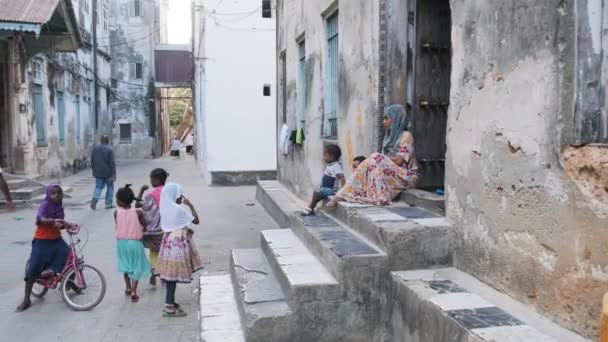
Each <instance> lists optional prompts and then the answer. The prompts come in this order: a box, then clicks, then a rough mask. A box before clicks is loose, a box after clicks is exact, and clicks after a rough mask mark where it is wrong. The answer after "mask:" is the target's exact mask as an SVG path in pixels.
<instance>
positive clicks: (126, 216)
mask: <svg viewBox="0 0 608 342" xmlns="http://www.w3.org/2000/svg"><path fill="white" fill-rule="evenodd" d="M130 186H131V185H130V184H127V185H126V186H125V187H124V188H120V189H119V190H118V192H117V193H116V204H117V205H118V209H117V210H116V211H115V212H114V220H115V221H116V240H117V241H116V254H117V256H118V271H119V272H121V273H122V274H123V276H124V278H125V286H126V287H125V294H126V295H127V296H131V302H133V303H136V302H137V301H139V296H138V295H137V284H138V283H139V280H140V279H142V278H144V277H148V276H149V275H150V268H151V267H150V263H149V262H148V257H147V256H146V251H145V250H144V244H143V242H142V239H143V237H144V229H145V227H146V220H145V218H144V213H143V212H142V211H141V210H139V209H136V208H131V204H132V203H133V201H135V194H134V193H133V190H131V187H130Z"/></svg>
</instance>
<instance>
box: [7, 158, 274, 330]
mask: <svg viewBox="0 0 608 342" xmlns="http://www.w3.org/2000/svg"><path fill="white" fill-rule="evenodd" d="M156 167H162V168H165V169H166V170H167V171H168V172H169V174H170V176H169V181H176V182H178V183H180V184H182V186H183V187H184V189H185V195H186V196H187V197H188V198H190V199H191V201H192V202H193V203H194V205H195V206H196V208H197V209H198V211H199V214H200V216H201V224H200V225H199V226H198V227H196V228H195V230H196V234H195V240H196V243H197V247H198V249H199V252H200V253H201V256H202V257H203V259H204V262H205V264H206V265H205V266H206V269H205V271H204V272H209V273H227V272H228V269H229V255H230V254H229V253H230V250H231V249H233V248H254V247H258V246H259V239H260V237H259V231H260V230H264V229H272V228H276V224H275V223H274V221H272V219H271V218H270V217H269V216H267V215H266V213H265V212H264V210H263V209H262V208H261V207H260V206H259V205H258V204H257V203H256V202H255V187H230V188H225V187H208V186H206V185H205V184H204V183H203V180H202V178H201V176H200V172H199V170H198V167H197V166H196V164H195V163H194V160H193V159H191V158H187V159H186V158H184V159H182V160H171V159H158V160H145V161H124V162H120V161H119V163H118V181H117V183H116V187H117V188H118V187H121V186H123V185H124V184H126V183H132V184H133V188H134V190H136V192H137V190H138V189H139V188H140V187H141V185H142V184H144V183H147V182H148V174H149V172H150V170H152V169H153V168H156ZM61 183H62V184H63V185H69V186H71V187H72V188H73V192H72V193H71V194H70V196H71V198H68V199H66V200H65V202H66V220H68V221H73V222H79V223H81V224H82V226H83V229H82V232H81V234H80V237H81V239H82V240H83V242H86V246H85V247H84V255H85V261H86V262H87V263H89V264H91V265H94V266H96V267H98V268H99V269H100V270H101V271H102V272H103V274H104V275H105V278H106V281H107V283H108V288H107V293H106V296H105V298H104V300H103V301H102V302H101V304H99V306H97V307H96V308H95V309H93V310H92V311H89V312H75V311H72V310H71V309H69V308H68V307H67V306H66V305H65V304H64V303H63V301H62V300H61V297H60V294H59V291H57V290H53V291H49V293H48V294H47V295H46V297H45V298H44V299H43V300H38V299H34V300H33V305H32V307H31V308H30V309H29V310H27V311H25V312H23V313H15V312H14V310H15V308H16V307H17V305H18V304H19V302H20V301H21V299H22V295H23V294H22V292H23V280H22V278H23V273H24V265H25V262H26V260H27V258H28V256H29V253H30V243H31V239H32V235H33V232H34V217H35V215H36V208H33V207H32V208H27V209H26V208H22V209H19V210H18V211H17V212H14V213H7V212H5V211H0V245H1V246H2V248H0V274H2V277H0V302H1V303H2V304H1V305H0V332H1V334H2V337H1V338H0V339H1V340H10V341H41V342H42V341H45V342H47V341H84V340H86V341H112V342H118V341H129V342H131V341H133V342H135V341H148V342H149V341H198V335H199V326H198V293H197V292H198V277H197V278H196V279H195V281H194V282H193V283H192V284H189V285H178V291H177V295H176V297H177V298H176V299H177V301H178V302H179V303H180V305H182V307H183V308H184V309H185V311H186V312H188V313H189V315H188V316H187V317H185V318H163V317H162V315H161V310H162V308H163V303H164V289H163V287H162V286H161V285H160V283H159V285H158V286H156V287H151V286H150V285H148V282H147V281H145V282H143V285H140V286H141V288H140V297H141V298H140V301H139V303H136V304H133V303H131V302H130V300H129V298H128V297H126V296H125V295H124V294H123V291H124V282H123V280H122V275H121V274H119V273H118V271H117V269H116V268H117V266H116V255H115V240H114V221H113V216H112V211H107V210H104V209H98V210H97V211H92V210H90V209H89V208H88V201H89V198H90V195H91V193H92V190H93V178H92V177H91V175H90V171H89V170H86V171H84V172H81V173H79V174H77V175H74V176H71V177H68V178H65V179H62V180H61ZM100 207H102V205H100ZM200 274H202V273H200ZM200 274H199V275H200Z"/></svg>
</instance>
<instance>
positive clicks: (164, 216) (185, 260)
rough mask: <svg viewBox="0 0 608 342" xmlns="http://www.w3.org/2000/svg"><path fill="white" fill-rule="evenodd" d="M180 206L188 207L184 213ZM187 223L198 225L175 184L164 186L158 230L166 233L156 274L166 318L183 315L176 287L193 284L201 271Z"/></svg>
mask: <svg viewBox="0 0 608 342" xmlns="http://www.w3.org/2000/svg"><path fill="white" fill-rule="evenodd" d="M181 204H184V205H185V206H187V207H188V208H189V209H190V211H188V210H186V209H185V208H184V207H183V206H182V205H181ZM190 223H194V224H198V223H199V219H198V214H197V213H196V210H195V209H194V206H193V205H192V203H190V201H189V200H188V199H187V198H186V197H184V196H183V194H182V188H181V186H179V185H178V184H176V183H167V184H166V185H165V187H164V188H163V190H162V191H161V194H160V226H161V228H162V230H163V232H165V235H164V237H163V241H162V243H161V245H160V252H159V254H158V264H157V265H156V273H157V274H159V275H160V278H161V279H162V280H164V281H165V285H166V286H167V295H166V298H165V309H164V311H163V316H165V317H183V316H186V313H185V312H184V311H183V310H182V309H181V308H180V307H179V305H178V304H177V303H176V302H175V289H176V286H177V283H190V282H192V275H193V273H194V272H196V271H198V270H200V269H202V268H203V265H202V263H201V258H200V256H199V254H198V251H197V250H196V246H195V245H194V241H192V234H193V231H192V229H190V228H188V226H189V225H190Z"/></svg>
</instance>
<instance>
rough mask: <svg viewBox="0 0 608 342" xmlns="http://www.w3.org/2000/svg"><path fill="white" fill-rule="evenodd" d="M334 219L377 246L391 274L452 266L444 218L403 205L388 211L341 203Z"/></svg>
mask: <svg viewBox="0 0 608 342" xmlns="http://www.w3.org/2000/svg"><path fill="white" fill-rule="evenodd" d="M332 213H333V214H334V215H335V217H336V218H337V219H338V220H340V221H341V222H343V223H345V224H346V225H348V227H349V228H351V229H353V230H354V231H356V232H358V233H360V234H361V235H362V236H364V237H365V238H367V239H369V241H371V242H372V243H373V244H375V245H376V246H378V247H379V248H380V249H381V250H382V251H384V252H385V253H386V254H387V256H388V268H389V269H390V270H393V271H395V270H408V269H416V268H424V267H429V266H447V265H451V263H452V253H453V248H454V246H453V241H454V238H455V234H454V231H453V230H452V225H451V224H450V222H449V221H448V220H447V219H446V218H445V217H443V216H440V215H439V214H437V213H434V212H432V211H429V210H426V209H424V208H419V207H413V206H409V205H407V204H404V203H399V204H393V205H391V206H388V207H375V206H368V205H360V204H352V203H346V202H341V203H339V204H338V206H337V208H336V209H335V210H333V211H332Z"/></svg>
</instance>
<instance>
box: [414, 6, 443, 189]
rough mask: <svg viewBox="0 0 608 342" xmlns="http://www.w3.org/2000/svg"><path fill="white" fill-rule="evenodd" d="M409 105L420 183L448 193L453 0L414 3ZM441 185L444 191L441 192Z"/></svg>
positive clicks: (424, 186) (425, 186) (419, 185)
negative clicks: (451, 2) (447, 136)
mask: <svg viewBox="0 0 608 342" xmlns="http://www.w3.org/2000/svg"><path fill="white" fill-rule="evenodd" d="M410 6H411V7H410V11H409V18H408V25H409V26H408V32H410V34H409V35H408V40H409V46H410V47H414V48H413V49H412V50H413V51H409V53H408V54H409V55H410V57H411V58H408V64H409V65H408V70H410V71H412V72H408V76H407V77H408V85H410V86H408V89H409V90H408V94H407V104H408V107H409V108H408V109H409V110H411V113H412V118H413V135H414V142H415V144H416V146H415V149H416V157H417V158H418V163H419V172H420V181H419V184H418V188H420V189H423V190H428V191H432V192H439V193H442V192H443V188H444V179H445V153H446V126H447V113H448V107H449V100H450V74H451V69H452V65H451V56H452V46H451V26H452V20H451V11H450V1H449V0H417V1H412V5H410ZM438 190H439V191H438Z"/></svg>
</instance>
